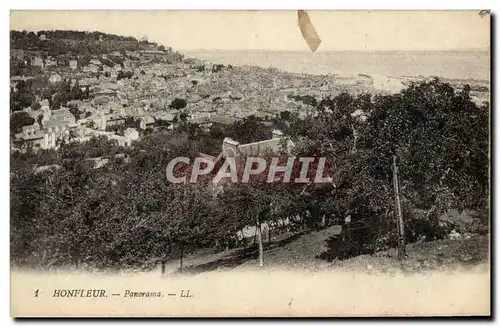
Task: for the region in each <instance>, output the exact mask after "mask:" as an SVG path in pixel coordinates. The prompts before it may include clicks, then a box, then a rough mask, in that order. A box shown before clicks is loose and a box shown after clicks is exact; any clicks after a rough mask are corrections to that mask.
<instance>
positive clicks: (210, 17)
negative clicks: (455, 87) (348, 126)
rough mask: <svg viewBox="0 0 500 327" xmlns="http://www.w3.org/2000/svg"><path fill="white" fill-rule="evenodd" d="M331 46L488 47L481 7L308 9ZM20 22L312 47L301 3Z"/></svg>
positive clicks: (191, 46) (182, 46) (33, 17)
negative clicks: (292, 7) (297, 6)
mask: <svg viewBox="0 0 500 327" xmlns="http://www.w3.org/2000/svg"><path fill="white" fill-rule="evenodd" d="M308 13H309V16H310V18H311V21H312V23H313V25H314V26H315V29H316V31H317V33H318V34H319V37H320V38H321V40H322V43H321V45H320V46H319V48H318V50H317V52H320V51H328V50H367V51H370V50H382V51H384V50H387V51H390V50H466V49H484V50H487V49H489V46H490V19H489V16H488V15H486V16H485V17H481V16H480V15H479V13H478V11H371V12H370V11H308ZM10 18H11V20H10V28H11V30H12V29H15V30H28V31H38V30H54V29H61V30H80V31H101V32H106V33H112V34H118V35H124V36H133V37H137V38H141V37H143V36H147V37H148V39H149V41H153V42H157V43H159V44H163V45H165V46H170V47H172V48H173V49H175V50H180V51H182V50H277V51H308V46H307V44H306V42H305V41H304V39H303V38H302V34H301V32H300V29H299V27H298V20H297V11H11V15H10Z"/></svg>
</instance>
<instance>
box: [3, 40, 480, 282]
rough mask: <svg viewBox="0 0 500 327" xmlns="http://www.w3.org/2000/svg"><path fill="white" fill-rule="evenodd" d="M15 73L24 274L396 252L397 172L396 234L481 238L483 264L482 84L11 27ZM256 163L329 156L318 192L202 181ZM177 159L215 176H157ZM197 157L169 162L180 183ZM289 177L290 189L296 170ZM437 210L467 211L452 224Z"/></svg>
mask: <svg viewBox="0 0 500 327" xmlns="http://www.w3.org/2000/svg"><path fill="white" fill-rule="evenodd" d="M10 69H11V70H10V126H11V132H10V141H11V226H12V228H11V252H12V253H13V254H12V258H13V261H14V262H15V263H16V264H19V265H20V266H32V267H56V266H58V267H65V266H72V267H73V266H74V267H79V268H80V267H86V268H95V269H111V268H113V269H114V268H118V269H125V268H127V269H128V268H133V269H154V268H155V267H157V266H158V265H161V266H162V273H163V272H164V270H165V267H166V266H165V265H166V262H167V261H169V260H177V259H180V268H179V269H180V270H182V269H183V263H182V262H183V258H185V257H186V255H191V254H193V253H196V251H205V250H207V249H210V251H214V252H215V253H219V254H220V255H221V256H222V255H226V254H228V252H227V251H233V250H234V251H243V254H244V255H243V257H245V258H246V256H247V254H248V253H247V252H246V251H253V250H252V249H254V248H256V247H257V244H258V251H256V252H255V253H257V252H258V253H259V265H261V266H262V265H263V253H264V250H265V249H264V245H263V240H265V242H266V246H269V247H271V246H277V247H278V246H281V245H283V244H285V243H286V242H287V241H286V240H287V239H290V240H292V241H293V239H294V238H296V237H301V235H302V236H304V238H302V240H303V239H306V238H307V237H309V236H311V238H312V239H313V240H312V241H311V243H317V245H319V246H317V247H316V245H315V247H314V250H311V251H306V253H302V252H300V254H299V255H297V256H296V257H294V258H293V260H292V259H290V260H292V261H295V262H311V261H310V260H312V261H314V262H322V261H324V260H333V259H339V260H344V259H347V258H353V257H356V256H360V255H367V254H369V255H371V254H373V253H375V252H380V251H385V250H387V249H391V248H396V247H398V257H399V258H402V255H403V254H404V251H403V250H401V249H404V244H403V247H402V246H401V242H402V238H397V237H396V236H397V235H398V233H396V232H395V231H396V230H397V229H396V227H397V226H396V219H395V218H394V217H396V210H395V209H394V207H393V206H394V203H395V202H394V193H393V191H392V190H393V187H394V185H393V178H394V171H395V169H394V166H395V165H396V164H399V165H400V166H399V167H400V169H401V170H400V171H401V175H400V177H399V178H400V180H401V185H402V186H401V192H402V194H403V196H404V199H403V201H404V203H403V204H404V207H403V208H404V215H405V223H406V229H405V235H406V236H405V237H406V238H405V240H406V241H407V242H408V243H409V244H411V243H415V244H419V243H422V242H430V241H440V240H449V239H451V238H453V239H457V238H461V239H463V240H468V241H467V242H472V243H473V244H476V243H474V242H476V241H477V242H479V243H478V244H480V246H479V245H478V247H480V248H481V249H482V251H479V253H475V254H474V256H476V257H478V258H483V255H484V253H485V251H484V250H485V249H486V248H484V247H483V245H482V244H483V243H484V238H485V234H487V232H488V221H487V218H488V214H487V211H488V209H489V207H488V201H487V200H488V194H489V193H488V185H489V184H488V178H489V175H488V173H489V170H488V164H489V161H488V146H489V145H488V133H489V130H488V121H489V120H488V119H489V116H488V115H489V102H488V100H489V82H488V81H481V80H459V79H456V80H452V79H445V78H436V77H432V76H420V75H412V76H392V77H391V76H375V75H367V74H363V73H362V72H360V73H359V74H350V75H348V74H328V75H312V74H305V73H302V74H299V73H290V72H285V71H279V70H278V69H276V68H272V67H268V68H263V67H257V66H233V65H231V64H227V63H226V64H221V63H215V62H209V61H206V60H200V59H196V58H189V57H186V56H184V55H183V54H181V53H179V52H176V51H174V50H172V49H171V48H168V47H166V46H164V45H159V44H156V43H154V42H149V41H148V40H147V38H146V37H145V38H143V39H141V40H137V39H134V38H130V37H122V36H116V35H111V34H105V33H100V32H78V31H39V32H36V33H35V32H27V31H22V32H19V31H11V58H10ZM254 156H257V157H261V158H267V159H270V157H271V156H272V157H273V159H277V158H275V157H279V159H280V160H281V161H279V163H280V165H282V166H284V165H285V164H284V162H288V160H287V159H286V158H288V157H308V158H310V157H313V158H324V159H325V161H323V163H324V162H326V164H325V166H324V167H325V175H321V174H320V177H325V178H327V179H328V182H325V183H319V184H318V185H316V184H314V183H302V182H300V183H299V182H298V183H287V182H286V183H281V182H280V178H279V177H276V178H274V179H273V178H272V176H271V180H272V181H273V182H272V183H270V182H263V181H264V180H268V179H262V178H263V176H265V173H266V172H262V174H256V175H255V176H253V177H255V178H253V179H252V180H251V181H250V182H249V183H233V181H232V180H231V182H229V181H228V180H218V179H217V178H215V177H217V172H218V170H219V169H220V170H222V168H220V167H224V164H225V163H226V161H228V160H226V159H228V158H236V164H235V165H236V168H235V171H237V172H238V173H241V171H242V169H243V167H246V164H245V166H243V163H244V162H245V160H246V158H249V157H254ZM186 157H187V158H190V159H193V158H204V159H205V162H206V163H210V164H213V167H215V168H214V169H212V171H211V172H210V173H207V174H206V175H204V176H203V178H200V182H196V183H194V182H189V183H187V182H186V183H180V184H177V183H173V182H170V181H169V179H168V173H166V171H167V170H166V169H168V168H167V167H168V166H169V165H170V163H171V162H172V160H174V159H175V158H186ZM398 158H399V159H398ZM267 159H266V160H267ZM195 162H196V161H195V160H191V161H190V163H188V164H186V165H179V166H180V168H179V166H176V169H175V173H174V175H175V176H176V178H180V179H182V174H186V175H187V174H189V171H190V170H193V169H194V168H193V167H195ZM276 162H278V161H276ZM314 162H316V161H314ZM319 162H320V160H318V163H319ZM281 163H282V164H281ZM287 165H288V164H287ZM314 165H315V164H312V167H313V168H315V169H316V168H317V167H318V166H319V164H318V165H316V166H314ZM321 167H323V166H321ZM195 168H199V167H195ZM313 170H314V169H311V174H313V175H315V174H314V171H313ZM290 171H291V174H292V175H293V176H294V180H295V177H297V176H299V175H298V174H299V169H298V166H297V167H295V166H293V167H292V169H291V170H290ZM317 171H319V169H318V170H317ZM317 171H316V172H317ZM321 171H323V170H321ZM214 176H215V177H214ZM300 176H302V171H301V170H300ZM211 177H214V178H211ZM268 178H269V177H268ZM186 180H187V179H186ZM431 189H432V190H434V191H432V192H430V191H429V190H431ZM395 192H396V191H395ZM450 208H451V209H453V210H456V211H457V212H458V211H460V210H461V209H467V210H468V211H467V212H468V213H469V214H467V215H462V214H460V215H458V214H457V215H455V214H454V215H453V218H452V219H448V218H446V217H447V216H446V212H448V211H450ZM398 210H402V209H398ZM393 218H394V219H393ZM328 228H330V229H331V231H330V232H328V233H330V234H328V237H326V236H327V233H326V232H325V233H324V235H323V236H324V237H322V238H321V240H317V239H316V240H314V238H315V237H316V236H318V235H317V233H316V232H317V231H319V230H326V229H328ZM315 231H316V232H315ZM351 231H352V233H351ZM304 233H305V234H304ZM315 233H316V234H315ZM262 234H265V237H263V236H262ZM306 235H307V236H306ZM314 235H316V236H314ZM473 236H474V237H476V238H473ZM281 242H285V243H281ZM298 242H299V243H300V242H302V241H300V240H299V241H298ZM280 244H281V245H280ZM321 244H323V245H321ZM325 244H326V245H325ZM486 250H487V249H486ZM265 251H266V253H270V252H272V251H268V250H267V249H266V250H265ZM219 254H218V255H219ZM284 256H285V257H287V258H288V254H285V255H284ZM460 258H461V257H460ZM287 260H288V259H287ZM460 260H462V259H460ZM481 260H482V259H481ZM277 261H278V262H281V259H279V260H277ZM214 265H216V263H214Z"/></svg>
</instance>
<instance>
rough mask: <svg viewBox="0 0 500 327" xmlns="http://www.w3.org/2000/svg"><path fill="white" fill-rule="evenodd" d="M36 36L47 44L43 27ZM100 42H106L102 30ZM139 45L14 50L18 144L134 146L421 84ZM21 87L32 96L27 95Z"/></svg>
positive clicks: (16, 146)
mask: <svg viewBox="0 0 500 327" xmlns="http://www.w3.org/2000/svg"><path fill="white" fill-rule="evenodd" d="M31 37H36V38H38V41H39V42H48V41H49V37H48V36H46V35H45V34H44V33H41V32H39V33H37V34H36V35H35V34H33V35H32V36H31ZM73 41H75V40H73ZM96 42H106V41H103V40H102V36H101V38H100V39H99V40H97V41H96ZM142 42H143V46H142V47H141V49H138V50H135V51H128V50H124V51H117V50H113V51H110V52H104V53H98V54H90V55H87V56H85V57H83V58H82V57H81V56H80V55H78V54H75V55H73V56H71V55H69V56H68V55H65V56H62V57H61V56H60V57H56V56H53V55H50V54H49V52H48V51H39V50H30V49H29V48H24V49H20V48H12V49H11V58H12V60H11V77H10V88H11V103H12V101H16V99H14V100H13V98H16V96H17V98H19V99H18V101H17V102H15V105H14V106H12V105H11V115H12V116H11V118H12V117H13V116H20V115H22V116H24V117H21V118H19V119H17V120H16V121H18V122H19V124H16V126H15V128H14V129H15V130H14V131H11V132H12V133H13V135H12V138H11V141H12V142H11V148H12V150H20V151H26V149H32V150H34V151H37V149H58V148H59V146H60V144H61V142H70V141H72V142H85V141H88V140H89V139H91V138H92V137H100V136H104V137H106V138H108V139H109V140H114V141H116V142H117V144H118V145H120V146H130V145H131V144H132V143H133V142H134V141H136V140H138V139H139V138H140V137H141V135H142V134H143V133H144V132H145V131H150V130H157V129H158V128H162V129H163V130H164V131H165V132H168V131H172V130H173V129H175V128H176V126H177V124H178V123H179V122H181V121H188V122H190V123H192V124H198V125H200V126H202V127H207V126H211V125H213V124H219V125H221V126H229V125H232V124H234V123H235V122H236V121H238V120H241V119H242V118H244V117H248V116H250V115H253V116H255V117H258V118H260V119H262V120H263V121H266V120H269V119H272V118H273V117H275V116H276V115H279V114H280V113H281V112H289V113H296V114H298V115H307V114H309V113H310V110H311V109H312V107H313V106H314V104H315V103H318V102H319V101H320V100H321V99H324V98H326V97H333V96H335V95H338V94H340V93H341V92H343V91H346V90H348V91H349V92H350V93H354V94H356V93H363V92H371V93H377V92H378V93H386V94H387V93H389V94H390V93H393V92H398V91H400V90H401V89H402V88H403V87H404V86H405V85H408V84H409V83H410V82H411V81H422V80H425V77H418V76H413V77H400V78H391V77H374V76H369V75H363V74H359V75H348V76H347V75H327V76H314V75H306V74H292V73H286V72H280V71H278V70H277V69H274V68H267V69H264V68H259V67H250V66H248V67H232V66H231V65H227V66H225V65H221V64H213V63H210V62H206V61H202V60H197V59H193V58H186V57H184V56H183V55H181V54H179V53H177V52H174V51H173V50H172V49H170V48H169V49H165V47H163V46H158V45H157V44H152V43H148V42H147V41H146V40H142ZM12 63H14V67H13V69H12V65H13V64H12ZM19 67H20V68H19ZM34 85H37V86H34ZM28 86H31V89H30V87H28ZM34 88H38V89H37V90H33V89H34ZM25 93H31V94H29V98H28V100H26V94H25ZM68 94H71V95H70V96H68ZM305 100H306V101H305ZM307 100H308V101H307ZM11 120H12V119H11Z"/></svg>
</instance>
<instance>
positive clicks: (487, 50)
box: [176, 48, 490, 55]
mask: <svg viewBox="0 0 500 327" xmlns="http://www.w3.org/2000/svg"><path fill="white" fill-rule="evenodd" d="M176 50H177V51H179V52H181V53H185V54H188V53H190V52H273V53H276V52H293V53H301V54H306V53H309V54H312V55H314V54H320V53H327V52H335V53H350V52H356V53H359V52H361V53H367V52H383V53H401V52H447V53H452V52H455V53H463V52H467V53H472V52H483V53H489V52H490V49H481V48H478V49H408V50H384V49H374V50H321V49H319V50H318V51H316V52H314V53H313V52H311V51H309V50H274V49H176Z"/></svg>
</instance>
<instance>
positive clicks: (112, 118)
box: [14, 100, 139, 151]
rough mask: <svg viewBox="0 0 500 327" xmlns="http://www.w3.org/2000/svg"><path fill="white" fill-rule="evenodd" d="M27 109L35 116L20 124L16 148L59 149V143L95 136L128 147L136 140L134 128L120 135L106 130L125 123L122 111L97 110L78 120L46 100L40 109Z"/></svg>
mask: <svg viewBox="0 0 500 327" xmlns="http://www.w3.org/2000/svg"><path fill="white" fill-rule="evenodd" d="M27 112H28V113H29V114H30V115H31V116H32V117H33V118H35V117H36V118H35V122H34V123H33V124H32V125H27V126H23V128H22V132H20V133H17V134H16V135H15V136H14V147H16V148H18V149H26V148H31V149H33V150H34V151H37V150H39V149H58V148H59V147H60V145H61V143H62V142H69V141H75V142H85V141H88V140H90V139H91V138H92V137H98V136H105V137H107V138H108V139H110V140H115V141H116V142H117V143H118V145H121V146H130V145H131V144H132V142H133V141H136V140H138V139H139V133H138V131H137V130H136V129H135V128H127V129H125V131H124V133H123V135H117V134H116V132H112V131H107V127H108V126H113V125H118V124H124V123H125V116H123V115H121V114H105V113H103V112H100V113H99V114H97V115H92V116H89V117H87V118H83V119H79V120H77V119H76V118H75V116H74V115H73V114H72V113H71V112H70V110H69V109H68V108H61V109H57V110H51V109H50V108H49V104H48V101H47V100H43V101H42V103H41V108H40V110H27ZM14 114H16V113H14Z"/></svg>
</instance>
